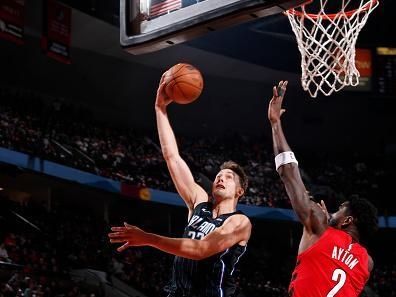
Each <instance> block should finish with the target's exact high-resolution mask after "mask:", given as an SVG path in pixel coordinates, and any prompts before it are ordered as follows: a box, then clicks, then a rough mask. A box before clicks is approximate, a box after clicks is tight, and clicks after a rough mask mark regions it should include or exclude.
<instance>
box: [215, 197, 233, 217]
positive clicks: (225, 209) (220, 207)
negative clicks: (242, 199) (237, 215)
mask: <svg viewBox="0 0 396 297" xmlns="http://www.w3.org/2000/svg"><path fill="white" fill-rule="evenodd" d="M236 205H237V201H235V200H234V199H232V200H231V199H225V200H222V201H220V202H219V203H215V204H213V217H218V216H220V215H222V214H226V213H232V212H235V211H236Z"/></svg>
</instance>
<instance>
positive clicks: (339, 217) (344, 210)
mask: <svg viewBox="0 0 396 297" xmlns="http://www.w3.org/2000/svg"><path fill="white" fill-rule="evenodd" d="M350 220H351V216H350V215H349V211H348V202H344V203H342V204H341V205H340V207H339V208H338V211H337V212H335V213H333V214H331V215H330V219H329V226H331V227H334V228H337V229H343V228H345V227H346V226H348V225H349V224H350Z"/></svg>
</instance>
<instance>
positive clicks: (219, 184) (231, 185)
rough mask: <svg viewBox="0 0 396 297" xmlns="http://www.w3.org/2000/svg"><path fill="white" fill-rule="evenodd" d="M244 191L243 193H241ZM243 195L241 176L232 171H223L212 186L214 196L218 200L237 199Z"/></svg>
mask: <svg viewBox="0 0 396 297" xmlns="http://www.w3.org/2000/svg"><path fill="white" fill-rule="evenodd" d="M241 191H242V192H241ZM242 194H243V190H242V188H241V186H240V184H239V176H238V175H237V174H236V173H235V172H234V171H232V170H231V169H223V170H221V171H220V172H219V173H218V174H217V175H216V178H215V181H214V183H213V186H212V195H213V198H215V199H216V200H224V199H226V198H237V197H239V196H241V195H242Z"/></svg>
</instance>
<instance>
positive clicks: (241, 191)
mask: <svg viewBox="0 0 396 297" xmlns="http://www.w3.org/2000/svg"><path fill="white" fill-rule="evenodd" d="M243 194H245V190H244V189H243V188H242V187H241V186H239V187H238V189H237V195H238V199H239V198H241V197H242V196H243Z"/></svg>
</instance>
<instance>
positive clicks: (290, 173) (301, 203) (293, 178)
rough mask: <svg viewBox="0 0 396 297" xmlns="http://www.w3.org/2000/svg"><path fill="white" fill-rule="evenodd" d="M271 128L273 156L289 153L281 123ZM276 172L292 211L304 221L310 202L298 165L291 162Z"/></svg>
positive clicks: (273, 124)
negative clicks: (283, 186)
mask: <svg viewBox="0 0 396 297" xmlns="http://www.w3.org/2000/svg"><path fill="white" fill-rule="evenodd" d="M271 126H272V138H273V142H274V143H273V145H274V154H275V156H277V155H278V154H280V153H283V152H287V151H291V148H290V146H289V144H288V143H287V140H286V137H285V135H284V133H283V129H282V125H281V122H280V121H279V122H277V123H272V124H271ZM277 171H278V173H279V176H280V177H281V179H282V182H283V184H284V185H285V188H286V192H287V194H288V196H289V199H290V201H291V203H292V206H293V209H294V210H295V211H296V213H297V215H298V216H299V217H300V219H302V220H304V219H305V218H306V216H307V215H308V214H309V210H310V201H309V197H308V195H306V189H305V186H304V183H303V181H302V178H301V175H300V171H299V169H298V165H297V164H296V163H294V162H291V163H288V164H284V165H281V166H280V167H279V168H278V169H277Z"/></svg>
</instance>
